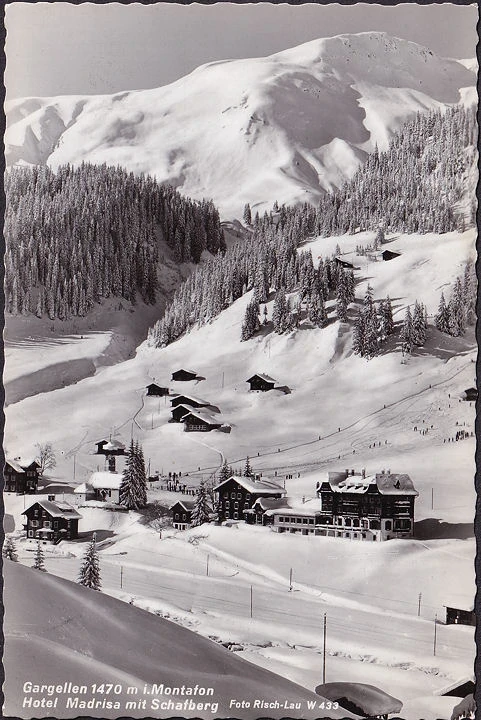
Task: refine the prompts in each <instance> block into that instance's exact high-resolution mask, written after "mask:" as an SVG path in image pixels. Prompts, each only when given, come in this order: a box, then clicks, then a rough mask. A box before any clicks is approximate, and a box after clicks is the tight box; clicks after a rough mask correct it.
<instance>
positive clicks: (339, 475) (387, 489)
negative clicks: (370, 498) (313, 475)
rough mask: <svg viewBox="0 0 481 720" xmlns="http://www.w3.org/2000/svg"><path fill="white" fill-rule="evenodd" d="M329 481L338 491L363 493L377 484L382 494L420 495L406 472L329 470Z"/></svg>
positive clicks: (333, 488)
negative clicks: (356, 472) (366, 472)
mask: <svg viewBox="0 0 481 720" xmlns="http://www.w3.org/2000/svg"><path fill="white" fill-rule="evenodd" d="M327 482H328V483H329V485H330V486H331V489H332V490H333V491H334V492H338V493H360V494H362V493H365V492H367V491H368V489H369V486H370V485H376V486H377V489H378V490H379V492H380V493H381V495H413V496H414V497H417V496H418V495H419V493H418V491H417V490H416V489H415V487H414V485H413V482H412V480H411V478H410V477H409V475H406V474H404V473H391V472H388V473H386V472H384V473H383V472H380V473H376V474H375V475H362V474H361V475H359V474H357V475H347V474H346V473H345V472H329V473H328V474H327Z"/></svg>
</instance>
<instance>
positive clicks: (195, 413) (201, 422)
mask: <svg viewBox="0 0 481 720" xmlns="http://www.w3.org/2000/svg"><path fill="white" fill-rule="evenodd" d="M182 422H183V423H184V430H185V432H210V431H211V430H217V429H218V428H220V427H221V425H222V423H221V422H219V420H217V418H215V417H214V416H213V415H211V414H210V413H207V412H205V411H201V410H194V409H191V410H190V412H188V413H187V414H186V415H184V417H183V418H182Z"/></svg>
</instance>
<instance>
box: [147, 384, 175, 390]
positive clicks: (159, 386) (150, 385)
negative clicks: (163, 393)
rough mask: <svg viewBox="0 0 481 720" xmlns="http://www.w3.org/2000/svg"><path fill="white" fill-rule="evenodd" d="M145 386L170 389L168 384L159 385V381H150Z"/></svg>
mask: <svg viewBox="0 0 481 720" xmlns="http://www.w3.org/2000/svg"><path fill="white" fill-rule="evenodd" d="M145 387H148V388H149V387H158V388H161V389H162V390H168V389H169V388H168V387H167V386H166V385H159V383H155V382H151V383H149V384H148V385H146V386H145Z"/></svg>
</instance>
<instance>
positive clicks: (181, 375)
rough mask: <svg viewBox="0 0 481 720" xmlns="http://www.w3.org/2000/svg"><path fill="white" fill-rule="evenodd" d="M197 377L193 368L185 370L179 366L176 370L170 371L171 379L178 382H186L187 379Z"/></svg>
mask: <svg viewBox="0 0 481 720" xmlns="http://www.w3.org/2000/svg"><path fill="white" fill-rule="evenodd" d="M196 379H197V373H196V372H194V371H193V370H186V369H185V368H180V370H176V371H175V372H173V373H172V380H177V381H180V382H188V381H189V380H196Z"/></svg>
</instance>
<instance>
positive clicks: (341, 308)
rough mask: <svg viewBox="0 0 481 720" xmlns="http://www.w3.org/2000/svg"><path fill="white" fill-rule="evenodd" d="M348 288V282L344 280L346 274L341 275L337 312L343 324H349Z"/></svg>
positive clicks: (341, 273) (338, 287)
mask: <svg viewBox="0 0 481 720" xmlns="http://www.w3.org/2000/svg"><path fill="white" fill-rule="evenodd" d="M347 304H348V302H347V288H346V281H345V279H344V273H343V272H342V268H341V272H340V274H339V282H338V285H337V299H336V310H337V317H338V318H339V320H340V321H341V322H347Z"/></svg>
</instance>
